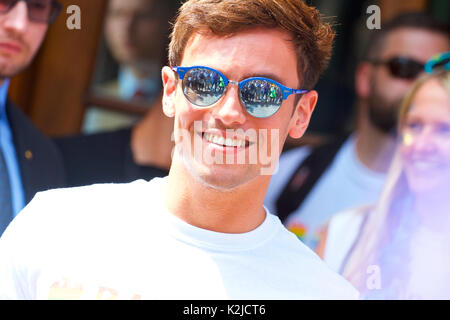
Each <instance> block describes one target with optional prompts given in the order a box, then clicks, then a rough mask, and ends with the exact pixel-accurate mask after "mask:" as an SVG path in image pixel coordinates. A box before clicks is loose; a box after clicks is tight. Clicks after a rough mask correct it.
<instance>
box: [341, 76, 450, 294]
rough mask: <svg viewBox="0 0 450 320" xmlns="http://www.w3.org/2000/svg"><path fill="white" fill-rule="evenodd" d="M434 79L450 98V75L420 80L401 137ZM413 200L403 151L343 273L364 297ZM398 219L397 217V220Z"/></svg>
mask: <svg viewBox="0 0 450 320" xmlns="http://www.w3.org/2000/svg"><path fill="white" fill-rule="evenodd" d="M432 79H437V80H438V81H439V82H440V84H441V85H442V86H443V87H444V88H445V90H446V91H447V92H448V93H449V95H450V71H448V70H447V71H444V70H439V71H437V72H435V73H433V74H426V75H424V76H422V77H421V78H419V79H418V80H417V81H416V82H415V83H414V84H413V86H412V88H411V89H410V91H409V92H408V94H407V95H406V96H405V98H404V99H403V101H402V104H401V108H400V112H399V121H398V132H399V133H400V132H401V131H402V128H403V126H404V122H405V119H406V116H407V114H408V112H409V111H410V108H411V104H412V100H413V99H414V97H415V95H416V94H417V92H418V90H419V89H420V88H421V87H422V85H423V84H424V83H426V82H428V81H430V80H432ZM399 136H401V135H399ZM410 196H411V193H410V191H409V187H408V184H407V182H406V177H405V175H404V171H403V163H402V160H401V157H400V152H399V148H397V150H396V153H395V155H394V157H393V160H392V163H391V166H390V168H389V171H388V174H387V179H386V182H385V185H384V187H383V190H382V192H381V195H380V198H379V200H378V202H377V204H376V205H375V206H373V207H372V208H371V210H370V212H368V216H367V217H366V221H365V223H364V225H363V226H362V228H361V230H360V234H359V237H358V239H357V241H356V242H355V245H354V247H353V249H352V250H351V252H350V253H349V255H348V258H347V262H346V263H345V265H344V268H343V272H342V274H343V276H344V277H345V278H347V279H348V280H349V281H350V282H351V283H352V284H353V285H354V286H355V287H356V288H357V289H359V290H360V292H361V294H362V296H364V295H365V293H367V290H368V288H367V285H366V281H367V278H368V275H367V271H368V267H369V266H371V265H377V263H378V259H379V256H380V252H381V250H382V248H383V246H384V245H386V244H390V242H391V241H392V232H394V231H395V230H390V231H389V230H388V229H389V228H391V229H392V228H393V226H392V224H390V223H389V221H392V220H396V221H400V220H401V216H400V215H402V214H407V212H405V211H407V210H405V208H404V206H401V205H400V206H399V205H396V204H398V203H399V202H403V203H404V202H406V199H407V198H408V197H410ZM397 210H398V211H400V212H398V211H397ZM396 211H397V212H396ZM394 215H397V217H395V216H394ZM393 218H394V219H393Z"/></svg>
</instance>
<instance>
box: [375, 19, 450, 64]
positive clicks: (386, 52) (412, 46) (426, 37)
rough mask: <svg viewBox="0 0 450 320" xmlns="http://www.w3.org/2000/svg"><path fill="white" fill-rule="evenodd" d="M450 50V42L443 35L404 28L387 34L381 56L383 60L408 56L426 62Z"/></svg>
mask: <svg viewBox="0 0 450 320" xmlns="http://www.w3.org/2000/svg"><path fill="white" fill-rule="evenodd" d="M449 49H450V41H449V40H448V39H447V38H446V37H445V36H444V35H443V34H441V33H438V32H433V31H431V30H426V29H421V28H413V27H404V28H398V29H395V30H392V31H391V32H389V33H388V34H387V36H386V38H385V41H384V43H383V48H382V50H381V52H380V56H381V58H388V57H392V56H407V57H411V58H415V59H416V60H418V61H421V62H426V61H427V60H428V59H430V58H431V57H432V56H433V55H435V54H437V53H439V52H443V51H448V50H449Z"/></svg>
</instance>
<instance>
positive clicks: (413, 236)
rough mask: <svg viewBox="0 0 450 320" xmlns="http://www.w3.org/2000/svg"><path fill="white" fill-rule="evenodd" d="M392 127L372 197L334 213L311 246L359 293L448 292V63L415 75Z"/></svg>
mask: <svg viewBox="0 0 450 320" xmlns="http://www.w3.org/2000/svg"><path fill="white" fill-rule="evenodd" d="M447 69H448V68H447ZM399 132H400V135H399V137H400V141H399V145H398V148H397V153H396V155H395V157H394V160H393V163H392V165H391V168H390V171H389V174H388V178H387V181H386V184H385V186H384V189H383V192H382V194H381V197H380V200H379V202H378V203H377V204H376V205H374V206H366V207H359V208H355V209H351V210H349V211H347V212H343V213H341V214H338V215H336V216H335V217H334V218H333V219H332V220H331V221H330V222H329V224H328V226H327V229H326V237H325V240H324V241H323V242H322V243H321V245H320V246H319V249H318V250H319V254H320V255H322V257H323V258H324V259H325V261H326V262H327V263H328V264H329V265H330V266H331V267H332V268H333V269H335V270H337V271H340V272H341V273H342V274H343V275H344V277H346V278H347V279H348V280H350V282H351V283H352V284H353V285H354V286H355V287H356V288H357V289H359V291H360V292H361V295H362V297H365V298H369V299H370V298H375V299H376V298H381V299H450V254H449V253H450V71H448V70H439V71H436V72H435V73H433V74H427V75H425V76H423V77H422V78H420V79H419V80H418V81H417V82H416V83H415V85H414V86H413V87H412V89H411V90H410V92H409V93H408V95H407V96H406V97H405V99H404V101H403V104H402V108H401V112H400V117H399Z"/></svg>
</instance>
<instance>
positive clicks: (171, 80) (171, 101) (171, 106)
mask: <svg viewBox="0 0 450 320" xmlns="http://www.w3.org/2000/svg"><path fill="white" fill-rule="evenodd" d="M161 76H162V82H163V86H164V88H163V99H162V106H163V112H164V114H165V115H166V116H168V117H169V118H172V117H174V116H175V94H176V89H177V79H176V76H175V72H173V70H172V69H171V68H169V67H167V66H165V67H163V68H162V70H161Z"/></svg>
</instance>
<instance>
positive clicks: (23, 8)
mask: <svg viewBox="0 0 450 320" xmlns="http://www.w3.org/2000/svg"><path fill="white" fill-rule="evenodd" d="M60 10H61V5H60V4H59V3H57V2H56V1H55V0H35V1H34V2H33V3H30V2H29V1H21V0H15V1H14V0H10V1H3V0H2V1H0V235H1V234H2V233H3V231H4V230H5V229H6V227H7V226H8V224H9V222H10V221H11V220H12V219H13V218H14V217H15V215H17V213H18V212H19V211H20V210H21V209H22V208H23V207H24V206H25V205H26V204H27V203H28V202H29V201H30V200H31V199H32V198H33V197H34V195H35V194H36V192H38V191H41V190H46V189H51V188H55V187H61V186H63V185H64V184H65V176H64V168H63V165H62V160H61V157H60V155H59V153H58V150H57V149H56V147H55V146H54V145H53V143H52V142H51V141H50V140H49V139H47V138H46V137H44V136H43V135H42V134H41V133H40V132H39V131H38V129H36V128H35V127H34V126H33V124H32V123H31V122H30V121H29V120H28V119H27V117H26V116H25V115H24V114H23V113H22V111H21V110H19V109H18V108H17V107H16V106H15V105H14V104H13V103H12V102H11V101H9V100H8V98H7V94H8V87H9V78H10V77H12V76H14V75H16V74H17V73H19V72H20V71H22V70H23V69H24V68H25V67H27V66H28V65H29V63H30V62H31V61H32V59H33V57H34V56H35V54H36V52H37V51H38V49H39V47H40V45H41V43H42V41H43V39H44V36H45V34H46V32H47V29H48V25H49V24H50V23H51V22H53V21H54V20H55V19H56V17H57V15H58V13H59V11H60ZM24 94H26V93H24Z"/></svg>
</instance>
